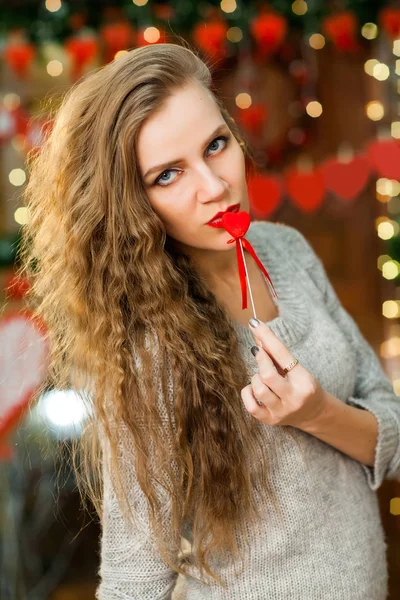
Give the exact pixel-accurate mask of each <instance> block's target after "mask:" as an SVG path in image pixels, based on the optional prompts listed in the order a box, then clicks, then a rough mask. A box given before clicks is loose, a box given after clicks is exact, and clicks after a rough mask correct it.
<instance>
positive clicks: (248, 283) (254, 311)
mask: <svg viewBox="0 0 400 600" xmlns="http://www.w3.org/2000/svg"><path fill="white" fill-rule="evenodd" d="M239 243H240V250H241V251H242V256H243V263H244V270H245V271H246V281H247V287H248V288H249V294H250V300H251V305H252V307H253V314H254V318H255V319H257V315H256V309H255V307H254V302H253V294H252V293H251V285H250V279H249V274H248V272H247V266H246V259H245V257H244V252H243V246H242V240H241V238H239Z"/></svg>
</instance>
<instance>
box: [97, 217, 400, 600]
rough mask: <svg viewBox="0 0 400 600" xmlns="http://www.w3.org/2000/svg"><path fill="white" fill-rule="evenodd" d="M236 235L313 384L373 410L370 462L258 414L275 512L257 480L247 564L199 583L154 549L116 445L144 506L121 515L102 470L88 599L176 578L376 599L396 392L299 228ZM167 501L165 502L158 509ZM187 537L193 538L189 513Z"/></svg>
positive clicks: (300, 599) (142, 597)
mask: <svg viewBox="0 0 400 600" xmlns="http://www.w3.org/2000/svg"><path fill="white" fill-rule="evenodd" d="M246 238H247V239H248V240H249V241H250V242H251V244H252V245H253V247H254V249H255V251H256V253H257V255H258V256H259V258H260V260H261V261H262V262H263V264H264V265H265V267H266V269H267V270H268V272H269V274H270V276H271V278H272V281H273V283H274V286H275V288H276V290H277V293H278V298H277V299H275V301H276V303H277V306H278V310H279V315H278V316H277V317H276V318H274V319H273V320H272V321H269V322H267V324H268V326H269V327H270V328H271V329H272V331H273V332H274V333H275V334H276V335H277V337H278V338H279V339H280V340H281V341H282V342H283V343H284V344H285V345H286V346H287V347H288V348H289V349H290V351H291V352H292V353H293V355H294V356H295V357H296V358H297V359H298V360H299V362H300V363H301V364H302V365H303V366H304V367H305V368H306V369H308V370H309V371H310V372H311V373H312V374H313V375H314V376H315V377H316V378H317V379H318V380H319V381H320V383H321V385H322V387H323V388H325V389H326V390H327V391H328V392H330V393H331V394H333V395H334V396H336V397H337V398H339V399H341V400H342V401H343V402H346V403H348V404H350V405H352V406H355V407H357V408H360V409H366V410H369V411H371V412H372V413H373V414H374V415H375V417H376V419H377V422H378V425H379V435H378V444H377V448H376V453H375V463H374V466H373V467H370V466H367V465H364V464H362V463H360V462H358V461H356V460H354V459H352V458H350V457H348V456H347V455H345V454H344V453H342V452H340V451H338V450H336V449H335V448H333V447H332V446H330V445H328V444H326V443H324V442H322V441H320V440H318V439H317V438H315V437H313V436H312V435H310V434H307V433H305V432H303V431H301V430H299V429H296V428H290V429H291V431H292V433H294V437H295V440H293V439H292V438H291V437H290V435H289V434H288V432H287V428H286V427H281V426H268V425H265V428H264V432H265V452H266V453H267V455H268V459H269V469H270V471H269V472H270V478H271V481H272V483H273V485H274V488H275V489H276V493H277V496H278V500H279V503H280V506H281V508H282V515H283V520H282V516H280V515H276V514H275V511H274V508H273V504H272V501H271V500H270V499H269V498H268V495H267V494H263V493H260V492H259V491H258V490H256V489H255V492H254V493H255V494H256V495H257V500H258V501H259V502H260V503H261V504H262V505H263V506H265V515H266V518H265V521H262V522H261V523H259V524H258V526H257V527H255V528H254V529H253V530H252V531H251V532H250V535H251V540H252V543H251V548H250V550H247V554H246V567H245V568H244V569H243V571H242V572H241V573H239V574H237V573H235V570H234V569H233V568H232V566H230V567H228V566H226V565H225V564H223V565H219V564H218V563H216V562H215V561H214V562H213V561H211V564H210V566H211V568H212V569H213V570H214V569H216V572H217V573H218V575H219V576H220V577H221V578H222V579H223V580H224V581H225V582H226V583H227V585H228V588H227V589H223V588H221V587H220V586H218V584H216V583H215V582H212V581H211V582H210V580H209V579H207V582H205V583H204V584H201V583H198V582H196V581H193V580H191V579H190V578H183V577H182V576H181V575H179V577H177V574H176V573H175V572H174V571H172V570H171V569H170V568H169V567H168V566H167V565H166V564H165V563H164V562H163V561H162V560H161V559H160V556H159V555H158V553H157V552H156V549H155V545H154V543H153V541H152V537H151V533H150V530H149V525H148V521H147V520H146V518H145V515H146V514H147V508H146V501H145V498H144V496H143V494H142V492H141V490H140V488H139V487H138V485H137V484H136V479H135V473H134V470H133V467H132V464H133V460H132V452H133V450H132V449H130V450H129V448H127V449H126V447H125V452H126V460H125V463H124V464H125V465H126V473H125V477H126V486H127V489H128V493H129V496H130V498H131V499H132V504H134V505H135V507H137V508H138V511H139V512H140V514H141V515H142V517H141V520H140V521H139V523H138V524H137V525H136V527H135V528H129V530H128V529H127V528H126V527H125V525H124V523H123V520H122V514H121V513H120V511H119V508H118V503H117V500H116V497H115V495H114V493H113V490H112V489H111V486H110V485H109V482H108V480H107V478H106V477H105V481H104V483H105V491H104V510H103V515H102V536H101V564H100V570H99V576H100V584H99V586H98V588H97V592H96V598H97V600H117V599H118V600H162V599H172V598H177V597H178V596H177V595H176V592H175V593H174V591H173V590H174V587H175V584H176V581H177V579H178V583H179V582H180V583H181V584H182V583H183V584H184V585H183V590H182V592H181V594H182V595H179V598H185V599H186V600H222V599H224V600H246V599H248V600H289V599H290V600H350V599H351V600H385V599H386V596H387V583H388V573H387V562H386V550H387V544H386V541H385V536H384V530H383V527H382V524H381V520H380V513H379V505H378V499H377V495H376V490H377V489H378V488H379V486H380V485H381V483H382V481H383V480H384V479H385V478H388V479H400V398H398V397H397V396H396V395H395V394H394V391H393V386H392V384H391V383H390V381H389V379H388V377H387V376H386V374H385V372H384V371H383V369H382V367H381V364H380V362H379V359H378V358H377V356H376V354H375V352H374V351H373V350H372V348H371V347H370V345H369V344H368V343H367V341H366V340H365V338H364V337H363V336H362V334H361V333H360V331H359V329H358V327H357V325H356V323H355V322H354V320H353V319H352V318H351V316H350V315H349V314H348V312H347V311H346V310H345V309H344V308H343V307H342V305H341V304H340V302H339V300H338V297H337V295H336V293H335V291H334V289H333V287H332V285H331V284H330V282H329V280H328V278H327V276H326V272H325V269H324V267H323V265H322V262H321V260H320V259H319V258H318V256H317V255H316V254H315V252H314V251H313V249H312V247H311V245H310V244H309V243H308V242H307V240H306V239H305V237H304V236H303V235H302V234H301V233H300V232H298V231H297V230H296V229H294V228H293V227H290V226H288V225H284V224H282V223H270V222H264V221H253V222H252V223H251V225H250V228H249V230H248V232H247V234H246ZM248 256H249V255H247V257H248ZM256 308H257V307H256ZM232 324H233V326H234V327H235V328H236V330H237V332H238V334H239V337H240V340H241V346H242V352H243V357H244V359H245V360H246V364H247V367H248V372H249V378H250V377H251V376H252V375H253V374H254V373H256V372H257V368H258V367H257V363H256V361H255V360H254V358H253V356H252V355H251V353H250V347H251V346H252V345H253V344H254V338H253V335H252V333H251V330H250V328H249V327H246V326H244V325H241V324H240V323H239V322H237V321H232ZM249 381H250V379H249ZM170 393H171V396H172V395H173V381H172V378H171V377H170ZM120 435H121V437H122V436H123V432H122V431H121V432H120ZM296 442H297V443H296ZM168 511H169V505H168V503H166V505H165V518H166V519H168ZM185 538H187V540H189V541H190V539H191V530H190V526H189V525H188V526H187V530H186V533H185ZM239 545H240V540H239ZM191 568H193V569H194V568H195V567H191ZM193 573H194V574H195V575H197V576H199V573H198V572H196V571H193Z"/></svg>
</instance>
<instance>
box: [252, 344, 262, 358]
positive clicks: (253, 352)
mask: <svg viewBox="0 0 400 600" xmlns="http://www.w3.org/2000/svg"><path fill="white" fill-rule="evenodd" d="M259 350H260V348H258V346H252V347H251V348H250V352H251V353H252V355H253V356H254V357H255V356H256V354H257V352H258V351H259Z"/></svg>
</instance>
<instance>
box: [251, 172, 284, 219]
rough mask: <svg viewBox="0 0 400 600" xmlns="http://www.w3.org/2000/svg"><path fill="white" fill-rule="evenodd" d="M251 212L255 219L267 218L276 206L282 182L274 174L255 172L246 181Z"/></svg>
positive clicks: (279, 197) (279, 198)
mask: <svg viewBox="0 0 400 600" xmlns="http://www.w3.org/2000/svg"><path fill="white" fill-rule="evenodd" d="M247 189H248V192H249V200H250V208H251V212H252V214H253V215H254V217H255V218H256V219H267V218H268V217H269V216H270V215H272V214H273V213H274V212H275V210H276V209H277V208H278V206H279V203H280V201H281V196H282V182H281V180H280V179H279V178H278V177H276V176H274V175H265V174H263V173H257V174H256V175H253V176H251V177H249V180H248V182H247Z"/></svg>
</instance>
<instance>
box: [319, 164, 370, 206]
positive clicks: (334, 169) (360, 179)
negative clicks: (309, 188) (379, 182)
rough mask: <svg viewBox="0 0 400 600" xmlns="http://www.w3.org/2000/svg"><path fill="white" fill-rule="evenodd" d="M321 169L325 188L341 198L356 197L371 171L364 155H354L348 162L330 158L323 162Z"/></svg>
mask: <svg viewBox="0 0 400 600" xmlns="http://www.w3.org/2000/svg"><path fill="white" fill-rule="evenodd" d="M321 169H322V172H323V174H324V177H325V185H326V187H327V189H328V190H330V191H331V192H333V193H334V194H336V195H337V196H339V198H342V200H352V199H354V198H356V197H357V196H358V194H359V193H360V192H361V190H362V189H363V188H364V187H365V186H366V184H367V181H368V178H369V175H370V172H371V167H370V164H369V162H368V160H367V159H366V158H365V157H364V156H355V157H354V158H353V159H352V160H351V161H350V162H348V163H343V162H340V161H338V160H337V159H336V158H330V159H327V160H326V161H325V162H324V163H323V165H322V167H321Z"/></svg>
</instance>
